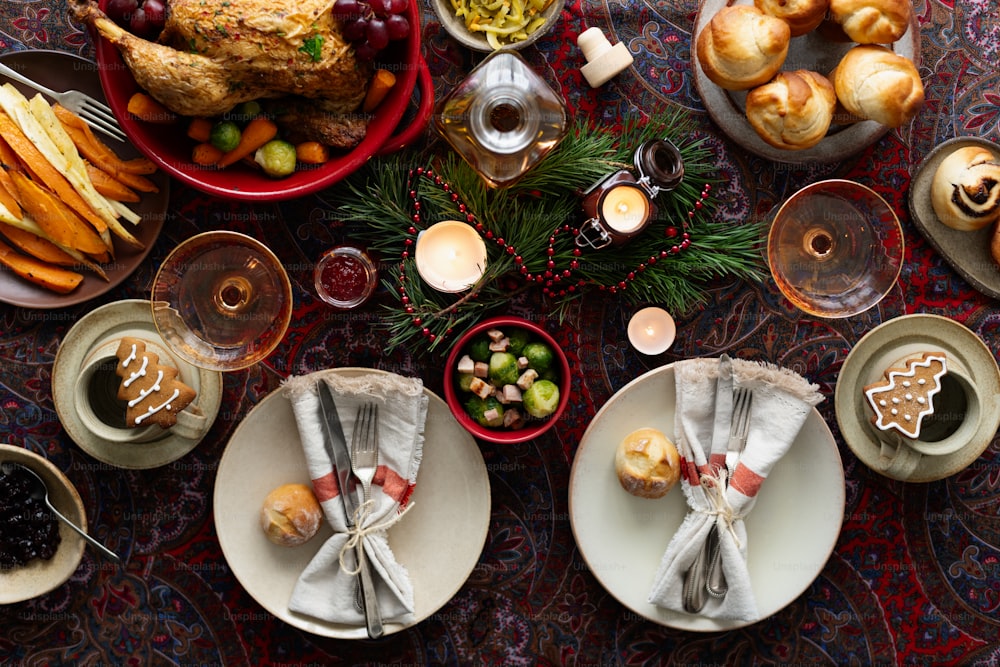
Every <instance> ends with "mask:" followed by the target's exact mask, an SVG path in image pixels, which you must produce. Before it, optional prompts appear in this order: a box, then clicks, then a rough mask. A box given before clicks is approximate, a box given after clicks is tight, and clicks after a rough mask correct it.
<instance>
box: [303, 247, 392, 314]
mask: <svg viewBox="0 0 1000 667" xmlns="http://www.w3.org/2000/svg"><path fill="white" fill-rule="evenodd" d="M314 283H315V287H316V294H317V296H319V298H320V299H322V300H323V301H324V302H325V303H327V304H329V305H331V306H333V307H334V308H341V309H345V310H346V309H350V308H357V307H358V306H360V305H361V304H363V303H364V302H365V301H367V300H368V299H369V298H371V295H372V294H373V293H374V292H375V287H376V286H377V285H378V269H377V268H376V266H375V262H373V261H372V259H371V257H369V256H368V255H367V254H366V253H365V252H364V251H363V250H361V249H360V248H356V247H354V246H350V245H341V246H337V247H335V248H331V249H330V250H327V251H326V252H325V253H323V256H322V257H320V259H319V262H317V263H316V269H315V271H314Z"/></svg>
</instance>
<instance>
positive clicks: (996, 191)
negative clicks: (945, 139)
mask: <svg viewBox="0 0 1000 667" xmlns="http://www.w3.org/2000/svg"><path fill="white" fill-rule="evenodd" d="M931 204H932V206H933V207H934V212H935V213H936V214H937V217H938V219H939V220H941V222H942V223H944V224H945V225H947V226H949V227H952V228H954V229H958V230H962V231H973V230H976V229H982V228H983V227H986V226H987V225H989V224H991V223H994V222H996V221H997V220H998V219H1000V158H998V157H997V156H996V155H995V154H994V153H993V152H991V151H989V150H987V149H986V148H983V147H981V146H965V147H964V148H959V149H957V150H956V151H955V152H953V153H951V154H950V155H948V156H947V157H946V158H945V159H944V160H942V161H941V164H940V165H939V166H938V168H937V171H936V172H935V173H934V179H933V180H932V182H931Z"/></svg>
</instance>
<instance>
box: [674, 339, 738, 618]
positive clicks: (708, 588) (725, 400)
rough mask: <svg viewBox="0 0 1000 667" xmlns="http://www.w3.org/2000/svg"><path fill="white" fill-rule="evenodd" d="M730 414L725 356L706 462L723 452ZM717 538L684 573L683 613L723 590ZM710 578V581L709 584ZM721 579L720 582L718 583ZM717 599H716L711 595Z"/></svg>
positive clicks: (713, 534) (713, 535) (714, 534)
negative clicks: (707, 595) (710, 443)
mask: <svg viewBox="0 0 1000 667" xmlns="http://www.w3.org/2000/svg"><path fill="white" fill-rule="evenodd" d="M732 412H733V362H732V359H730V358H729V355H728V354H723V355H722V356H721V357H719V379H718V380H717V381H716V386H715V422H714V423H713V425H712V445H711V449H710V451H709V458H710V459H711V456H712V454H714V453H717V452H725V449H726V445H727V444H728V438H729V430H730V424H729V422H730V421H731V418H732ZM718 554H719V534H718V530H717V529H716V527H715V526H712V529H711V530H710V531H709V533H708V538H707V539H706V540H705V544H704V545H702V549H701V551H699V552H698V556H697V557H696V558H695V560H694V562H693V563H691V566H690V567H689V568H688V571H687V572H685V573H684V582H683V587H682V597H683V602H684V609H685V611H688V612H691V613H695V614H696V613H698V612H699V611H701V610H702V608H704V606H705V603H706V602H707V601H708V598H707V597H706V593H708V594H712V593H713V591H719V590H721V589H722V588H724V587H725V579H724V577H723V575H722V568H720V567H715V565H716V561H717V559H718V557H719V555H718ZM710 575H711V577H712V581H709V576H710ZM720 578H721V580H720ZM712 597H716V595H714V594H713V595H712Z"/></svg>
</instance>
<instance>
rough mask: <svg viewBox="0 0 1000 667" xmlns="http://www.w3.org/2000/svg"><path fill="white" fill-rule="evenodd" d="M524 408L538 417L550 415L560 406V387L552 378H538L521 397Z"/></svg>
mask: <svg viewBox="0 0 1000 667" xmlns="http://www.w3.org/2000/svg"><path fill="white" fill-rule="evenodd" d="M521 400H522V401H523V405H524V409H525V410H527V412H528V414H529V415H531V416H532V417H535V418H537V419H542V418H543V417H548V416H549V415H551V414H552V413H553V412H555V411H556V408H557V407H559V387H557V386H556V383H555V382H552V381H551V380H537V381H536V382H535V383H534V384H532V385H531V386H530V387H528V390H527V391H525V392H524V395H523V396H522V397H521Z"/></svg>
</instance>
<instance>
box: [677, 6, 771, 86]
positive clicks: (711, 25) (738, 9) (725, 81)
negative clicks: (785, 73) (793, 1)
mask: <svg viewBox="0 0 1000 667" xmlns="http://www.w3.org/2000/svg"><path fill="white" fill-rule="evenodd" d="M789 39H791V33H790V31H789V28H788V24H787V23H785V22H784V21H782V20H781V19H777V18H774V17H773V16H768V15H767V14H765V13H764V12H762V11H760V10H759V9H757V8H756V7H750V6H747V5H731V6H727V7H723V8H722V9H720V10H719V11H718V12H717V13H716V14H715V15H714V16H713V17H712V19H711V20H710V21H709V22H708V24H707V25H706V26H705V27H704V29H702V31H701V33H700V34H699V35H698V42H697V45H696V49H697V50H696V53H697V56H698V62H699V63H700V64H701V68H702V70H703V71H704V72H705V76H707V77H708V78H709V80H710V81H712V83H714V84H715V85H717V86H719V87H720V88H724V89H726V90H748V89H750V88H753V87H754V86H759V85H761V84H762V83H767V82H768V81H770V80H771V79H772V78H773V77H774V75H775V74H777V73H778V70H780V69H781V66H782V65H783V64H784V62H785V57H786V56H787V55H788V41H789Z"/></svg>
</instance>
